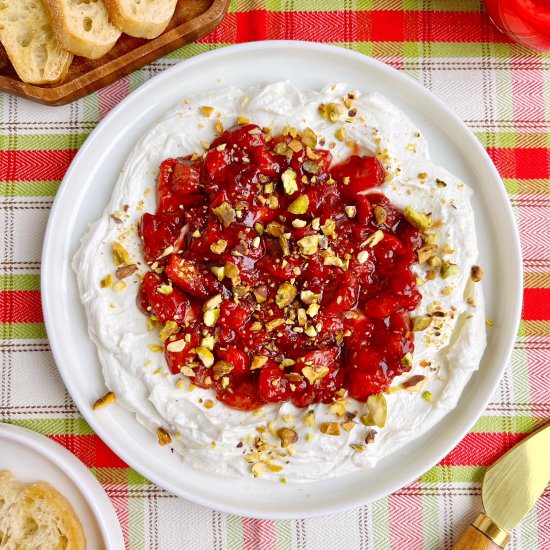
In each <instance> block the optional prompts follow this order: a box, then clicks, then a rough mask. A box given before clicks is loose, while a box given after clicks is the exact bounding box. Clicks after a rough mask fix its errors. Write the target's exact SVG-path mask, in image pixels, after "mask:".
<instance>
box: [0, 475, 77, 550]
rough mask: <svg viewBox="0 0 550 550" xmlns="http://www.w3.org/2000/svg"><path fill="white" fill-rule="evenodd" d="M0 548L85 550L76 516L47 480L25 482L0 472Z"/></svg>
mask: <svg viewBox="0 0 550 550" xmlns="http://www.w3.org/2000/svg"><path fill="white" fill-rule="evenodd" d="M0 548H2V549H3V550H17V549H20V548H25V549H27V550H42V549H46V548H52V549H54V548H55V549H58V548H59V549H60V548H63V549H65V550H85V549H86V539H85V537H84V531H83V529H82V525H81V523H80V520H79V519H78V516H77V515H76V514H75V512H74V510H73V508H72V507H71V505H70V503H69V502H68V501H67V499H66V498H65V497H64V496H63V495H61V494H60V493H59V492H58V491H57V490H56V489H54V488H53V487H52V486H51V485H50V484H49V483H46V482H44V481H39V482H37V483H31V484H25V483H21V482H20V481H17V480H16V479H15V478H14V476H13V475H12V474H11V473H10V472H8V471H3V472H0Z"/></svg>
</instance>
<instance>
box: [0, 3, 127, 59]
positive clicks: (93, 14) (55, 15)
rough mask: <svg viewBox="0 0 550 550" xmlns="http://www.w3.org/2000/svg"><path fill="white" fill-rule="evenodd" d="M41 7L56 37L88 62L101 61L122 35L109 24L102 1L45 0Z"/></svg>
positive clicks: (64, 45)
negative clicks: (47, 13) (45, 8)
mask: <svg viewBox="0 0 550 550" xmlns="http://www.w3.org/2000/svg"><path fill="white" fill-rule="evenodd" d="M0 1H1V0H0ZM4 1H5V0H4ZM44 3H45V5H46V7H47V8H48V11H49V12H50V16H51V18H52V24H53V30H54V32H55V36H56V37H57V39H58V40H59V42H61V44H62V45H63V47H64V48H65V49H66V50H69V51H70V52H72V53H74V54H75V55H81V56H82V57H87V58H89V59H97V58H98V57H102V56H103V55H105V54H106V53H107V52H108V51H109V50H110V49H111V48H112V47H113V46H114V45H115V44H116V41H117V40H118V38H119V36H120V35H121V32H120V31H119V30H118V29H117V28H116V27H115V26H113V25H112V23H111V22H110V21H109V15H108V13H107V9H106V8H105V4H104V3H103V0H44Z"/></svg>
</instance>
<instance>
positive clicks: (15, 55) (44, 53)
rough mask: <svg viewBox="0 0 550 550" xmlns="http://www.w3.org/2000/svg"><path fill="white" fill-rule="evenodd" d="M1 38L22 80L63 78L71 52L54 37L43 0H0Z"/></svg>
mask: <svg viewBox="0 0 550 550" xmlns="http://www.w3.org/2000/svg"><path fill="white" fill-rule="evenodd" d="M0 42H2V45H3V46H4V49H5V50H6V54H7V55H8V57H9V60H10V61H11V64H12V65H13V68H14V69H15V72H16V73H17V74H18V75H19V78H20V79H21V80H23V81H24V82H28V83H31V84H45V83H47V82H56V81H58V80H60V79H62V78H63V77H64V76H65V75H66V74H67V71H68V70H69V66H70V64H71V62H72V60H73V56H72V54H71V53H69V52H68V51H66V50H64V49H63V48H62V46H61V44H60V43H59V42H58V40H57V39H56V37H55V35H54V33H53V31H52V27H51V23H50V18H49V15H48V12H47V11H46V10H45V8H44V5H43V3H42V0H0Z"/></svg>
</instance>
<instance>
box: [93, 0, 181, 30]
mask: <svg viewBox="0 0 550 550" xmlns="http://www.w3.org/2000/svg"><path fill="white" fill-rule="evenodd" d="M104 2H105V6H106V7H107V11H108V12H109V17H110V18H111V21H112V22H113V23H114V24H115V26H116V27H118V28H119V29H120V30H121V31H122V32H125V33H126V34H129V35H130V36H137V37H138V38H156V37H157V36H158V35H159V34H160V33H161V32H162V31H163V30H164V29H165V28H166V27H167V26H168V23H170V19H172V16H173V15H174V10H175V9H176V4H177V3H178V0H104Z"/></svg>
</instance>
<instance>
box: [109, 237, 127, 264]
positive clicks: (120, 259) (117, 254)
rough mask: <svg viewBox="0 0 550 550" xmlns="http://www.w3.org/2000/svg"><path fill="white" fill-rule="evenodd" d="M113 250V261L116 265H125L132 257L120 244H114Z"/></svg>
mask: <svg viewBox="0 0 550 550" xmlns="http://www.w3.org/2000/svg"><path fill="white" fill-rule="evenodd" d="M112 250H113V259H114V262H115V265H123V264H125V263H126V262H127V261H128V258H129V257H130V255H129V254H128V251H127V250H126V249H125V248H124V247H123V246H122V245H121V244H120V243H119V242H115V243H113V246H112Z"/></svg>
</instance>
